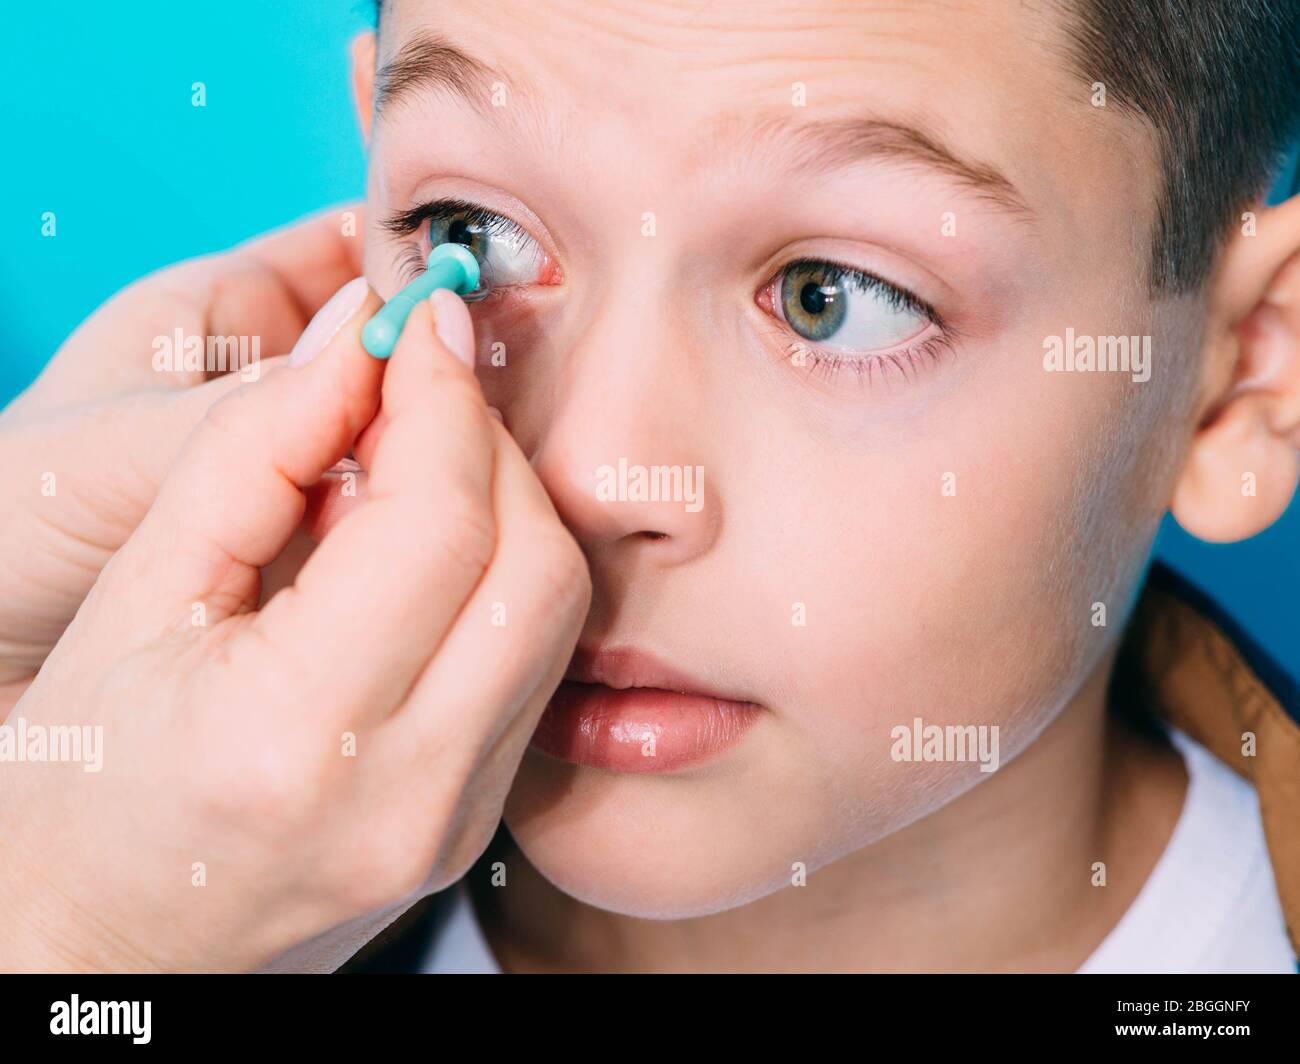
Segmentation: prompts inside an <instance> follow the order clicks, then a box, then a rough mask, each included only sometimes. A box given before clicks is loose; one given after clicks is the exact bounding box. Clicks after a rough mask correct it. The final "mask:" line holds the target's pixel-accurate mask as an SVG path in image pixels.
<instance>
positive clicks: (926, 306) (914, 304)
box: [768, 255, 945, 328]
mask: <svg viewBox="0 0 1300 1064" xmlns="http://www.w3.org/2000/svg"><path fill="white" fill-rule="evenodd" d="M800 265H811V266H830V267H832V268H833V269H835V270H837V271H839V272H840V273H842V274H852V275H854V276H856V277H861V278H863V279H865V280H866V281H867V283H868V286H869V287H879V288H886V289H889V291H891V292H893V293H895V294H896V295H898V296H899V297H901V298H902V300H903V303H904V304H905V305H906V306H907V307H909V308H910V309H911V310H913V311H915V312H917V313H920V314H924V315H925V316H926V317H927V318H929V319H930V321H932V322H933V323H934V324H935V325H937V326H939V327H940V328H945V322H944V319H943V317H942V316H941V315H940V314H939V312H938V311H937V310H935V309H934V306H933V305H932V304H931V303H930V302H929V301H927V300H925V299H922V298H921V297H920V296H918V295H917V294H916V293H915V292H913V291H912V290H911V289H910V288H907V287H905V286H903V285H901V284H895V283H894V282H893V281H889V280H886V279H885V278H884V277H881V276H880V275H879V274H877V273H872V272H871V271H870V270H864V269H862V268H861V267H860V266H850V265H849V264H848V263H845V262H840V261H837V260H835V259H826V258H816V257H814V256H811V255H800V256H799V257H798V258H794V259H791V260H790V261H789V262H787V263H785V264H784V265H782V266H781V268H780V269H779V270H777V272H776V274H775V275H774V276H773V278H772V281H771V282H768V283H769V284H770V283H774V282H776V281H778V280H779V279H780V278H782V277H783V276H785V272H786V270H788V269H790V268H791V267H793V266H800Z"/></svg>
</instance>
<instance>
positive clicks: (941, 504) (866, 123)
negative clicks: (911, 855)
mask: <svg viewBox="0 0 1300 1064" xmlns="http://www.w3.org/2000/svg"><path fill="white" fill-rule="evenodd" d="M1037 6H1041V7H1045V8H1047V9H1048V10H1051V5H1037ZM1030 8H1031V5H1022V4H1010V3H1004V2H999V0H989V2H984V3H979V2H964V3H957V2H952V3H943V2H934V3H924V2H919V0H918V2H913V3H909V4H905V5H902V4H896V3H881V4H855V5H847V4H842V3H835V2H822V3H812V2H809V3H790V2H789V0H782V2H779V3H778V2H770V3H769V2H760V0H746V2H744V3H721V4H719V3H712V4H700V3H698V2H692V3H689V4H677V3H657V2H656V3H651V2H633V0H626V2H622V3H617V4H614V3H609V4H601V5H593V4H589V3H585V2H580V0H573V2H567V3H564V2H554V3H548V4H545V5H540V4H535V3H524V2H512V0H496V2H495V3H491V4H474V5H462V4H456V3H447V2H445V0H440V2H438V3H432V2H428V3H423V2H417V0H398V2H397V3H396V5H395V6H393V5H390V9H389V11H388V12H387V13H386V15H385V21H384V25H383V31H382V39H381V42H380V65H381V66H382V65H383V64H384V63H386V62H389V61H391V60H393V59H394V58H395V57H396V56H397V55H398V54H399V53H400V52H401V50H402V49H403V47H404V46H406V45H408V44H410V43H411V42H413V41H415V40H417V38H419V37H421V36H422V35H425V34H439V35H441V36H442V37H443V38H444V39H445V41H446V43H448V44H450V45H452V46H454V48H456V49H458V50H460V51H461V52H464V53H466V54H467V55H468V56H470V57H473V58H474V59H475V60H477V61H478V62H479V63H481V64H483V65H484V67H486V68H490V69H488V70H485V71H477V70H474V69H467V68H464V67H463V66H461V65H459V60H457V59H456V57H454V56H452V55H451V54H450V53H443V52H436V51H435V52H433V53H426V54H425V55H424V56H422V57H420V59H419V62H417V63H416V64H415V65H414V67H413V68H412V69H414V70H417V71H422V72H427V73H428V74H429V75H430V79H431V80H429V81H428V82H427V83H416V84H408V85H406V86H404V87H403V89H402V93H401V96H400V98H397V97H393V98H390V99H389V100H388V101H386V102H382V103H381V106H380V108H379V112H378V118H377V120H376V124H375V126H374V128H373V130H372V149H373V154H372V163H371V173H370V190H369V208H370V211H369V215H368V224H369V228H368V233H367V249H366V269H367V273H368V275H369V277H370V278H371V280H372V282H373V283H374V284H375V286H376V287H377V288H378V290H379V291H380V293H381V294H382V295H384V296H388V295H391V294H392V293H393V292H394V291H396V289H397V288H398V287H399V286H400V285H401V284H403V283H405V281H406V280H408V279H409V277H410V274H409V272H408V271H409V269H410V267H411V263H412V258H411V256H412V254H413V253H414V254H415V255H417V256H418V254H419V253H420V251H421V250H423V252H424V253H427V250H428V239H429V237H428V224H427V223H426V224H425V225H424V227H423V228H421V229H419V230H418V231H416V232H414V233H412V234H409V235H407V234H395V233H393V232H390V231H389V230H387V229H385V228H383V227H381V222H382V221H383V220H384V219H386V218H388V217H390V216H392V215H393V214H395V213H397V212H405V211H410V210H411V209H412V208H418V207H420V206H421V205H423V204H425V203H428V202H430V201H436V200H444V199H452V200H459V201H466V202H469V203H472V204H475V205H479V206H481V207H482V208H483V209H485V210H486V211H489V212H491V213H492V215H494V216H500V217H501V218H502V219H504V220H505V221H504V223H502V222H495V221H494V222H493V223H492V225H493V226H495V227H496V229H497V230H498V231H497V232H496V233H495V234H493V233H490V232H480V233H479V235H478V237H476V239H477V240H478V243H479V246H480V247H487V248H488V249H489V258H490V259H491V261H492V262H493V264H494V267H495V268H496V270H497V276H498V281H511V282H515V283H514V284H512V285H511V286H510V287H508V288H503V289H501V290H500V291H499V293H498V295H497V296H495V297H494V298H493V299H491V300H489V301H487V302H485V303H483V304H480V305H478V306H476V308H475V311H474V313H475V318H476V322H477V326H478V330H479V345H480V355H479V358H480V370H479V374H480V378H481V380H482V382H483V387H484V390H485V392H486V394H487V398H488V401H489V402H490V403H491V404H493V405H495V406H497V407H499V408H500V409H501V410H502V411H503V412H504V415H505V420H506V424H507V425H508V427H509V428H510V430H511V432H512V433H513V435H514V436H515V438H516V439H517V440H518V441H519V444H520V446H521V447H522V448H523V449H524V450H525V452H526V453H527V454H529V455H530V456H531V457H532V459H533V462H534V466H535V468H536V470H537V473H538V475H539V476H540V477H541V478H542V480H543V481H544V483H545V484H546V487H547V488H548V489H549V491H550V493H551V495H552V497H553V499H554V501H555V503H556V506H557V508H558V509H559V511H560V513H561V514H562V516H563V517H564V518H565V520H566V523H567V524H568V525H569V527H570V528H571V529H572V531H573V533H574V535H575V536H576V537H577V538H578V540H579V542H580V543H581V544H582V545H583V546H584V548H585V549H586V552H587V555H588V558H589V560H590V565H591V570H592V577H593V582H594V588H595V593H594V603H593V608H592V612H591V616H590V618H589V621H588V624H587V627H586V629H585V631H584V633H583V636H582V640H581V645H582V646H583V647H589V648H590V647H617V648H624V647H632V648H635V649H638V650H640V651H643V652H645V653H647V654H650V655H653V656H654V657H655V658H657V659H660V660H661V661H664V662H667V663H668V664H670V665H671V666H673V667H674V668H676V669H677V670H679V671H681V672H683V673H686V674H688V675H690V676H693V677H697V678H699V679H700V681H701V683H702V684H704V685H706V686H707V688H708V690H709V691H710V692H712V693H718V694H725V695H727V696H729V697H731V698H734V699H739V700H742V701H748V702H752V703H756V704H757V705H758V706H759V707H761V708H760V710H759V712H758V714H757V717H756V719H755V720H754V723H753V725H752V726H751V727H750V728H748V730H747V731H746V732H745V733H744V734H743V736H742V737H741V738H740V739H739V741H738V742H736V743H734V744H733V745H731V746H729V747H728V748H726V749H724V750H721V751H718V752H717V753H716V754H715V755H714V756H712V757H710V758H707V759H704V760H702V761H699V762H696V763H694V764H691V765H686V766H679V767H677V768H676V769H673V770H672V771H661V772H655V771H640V772H622V771H610V770H608V769H605V768H599V767H591V766H589V765H581V766H580V765H575V764H571V763H568V762H565V761H561V760H556V759H554V758H552V757H550V756H548V755H546V754H544V753H542V752H540V751H538V750H530V751H529V753H528V754H527V756H526V757H525V759H524V762H523V765H522V767H521V770H520V773H519V776H518V779H517V781H516V785H515V788H514V791H513V793H512V795H511V798H510V801H509V803H508V805H507V821H508V823H509V826H510V828H511V831H512V833H513V835H514V836H515V838H516V840H517V841H518V843H519V844H520V846H521V847H522V848H523V850H524V852H525V853H526V854H527V856H528V857H529V859H530V860H531V861H532V862H533V863H534V864H535V865H536V866H537V867H538V868H539V869H540V870H541V871H542V872H543V873H544V874H545V875H547V876H548V878H550V879H551V880H552V881H553V882H555V883H556V884H557V885H559V886H560V887H561V888H563V889H565V890H567V891H568V892H569V893H571V894H573V895H574V896H576V897H579V898H582V899H584V900H587V901H590V902H592V903H594V904H597V905H601V906H604V907H606V908H610V909H614V910H618V911H623V912H629V913H636V914H641V915H660V916H671V915H683V914H690V913H700V912H708V911H714V910H717V909H721V908H725V907H728V906H731V905H735V904H738V903H741V902H743V901H745V900H748V899H751V898H754V897H757V896H759V895H761V894H764V893H766V892H769V891H771V890H774V889H776V888H778V887H780V886H783V885H786V884H787V883H788V882H789V881H790V874H791V865H792V864H793V863H794V862H804V863H805V864H806V865H807V867H808V868H809V869H810V870H811V869H813V868H815V867H817V866H818V865H822V864H825V863H826V862H828V861H831V860H834V859H835V858H837V857H840V856H842V855H844V854H846V853H849V852H851V851H853V850H855V849H858V848H860V847H862V846H864V845H866V844H868V843H871V842H873V841H874V840H877V839H880V838H881V837H883V836H885V835H887V834H889V833H891V832H893V831H896V830H898V829H899V828H901V827H903V826H904V825H906V824H907V823H909V822H910V821H913V820H915V819H917V818H918V817H920V816H922V815H924V814H926V813H927V812H930V811H932V810H935V809H937V808H938V807H939V806H941V805H943V804H944V803H946V802H948V801H949V800H950V799H952V798H953V797H955V796H957V795H958V794H960V793H962V792H963V791H964V790H966V789H967V788H969V787H971V786H972V785H974V784H975V783H976V782H980V781H982V780H985V779H987V778H989V777H988V775H987V774H984V773H981V772H980V771H979V765H978V764H975V763H970V762H967V763H952V762H900V761H895V760H893V759H891V756H890V751H891V748H892V747H893V746H894V739H893V738H892V737H891V730H892V729H894V728H896V727H897V726H899V725H905V726H908V727H909V728H910V726H911V724H912V721H913V719H914V718H918V717H919V718H921V720H922V721H923V723H924V724H926V725H930V724H938V725H947V724H957V725H1000V726H1001V733H1000V742H999V748H1000V760H1001V763H1002V766H1003V767H1002V768H1000V769H999V772H1001V773H1014V772H1015V769H1016V766H1015V765H1014V764H1008V762H1010V761H1011V760H1012V759H1013V758H1014V756H1015V755H1016V754H1017V753H1018V752H1019V751H1020V750H1021V749H1023V748H1024V747H1025V745H1026V744H1028V743H1029V742H1030V741H1032V740H1033V739H1034V738H1035V737H1036V736H1037V734H1038V733H1039V732H1040V731H1041V730H1042V729H1043V728H1044V727H1045V726H1046V725H1047V724H1048V723H1049V722H1050V721H1051V720H1052V719H1053V717H1054V716H1055V715H1056V714H1057V713H1058V712H1059V711H1061V710H1062V708H1063V707H1064V706H1065V705H1066V704H1067V703H1069V701H1070V700H1071V699H1072V698H1073V697H1074V696H1075V695H1076V693H1077V692H1078V690H1079V688H1080V685H1081V684H1082V683H1083V681H1084V680H1085V678H1087V677H1088V675H1089V674H1090V672H1092V671H1093V670H1094V669H1096V668H1097V667H1098V665H1099V662H1100V659H1101V657H1102V655H1103V654H1104V653H1105V652H1106V650H1107V649H1108V648H1109V646H1110V644H1111V641H1112V637H1113V636H1114V635H1115V633H1116V632H1117V630H1118V629H1119V628H1120V626H1121V624H1122V619H1123V615H1124V612H1125V610H1126V609H1127V605H1128V601H1127V600H1128V596H1129V595H1130V594H1131V591H1132V586H1133V581H1134V580H1135V578H1136V575H1137V572H1138V570H1139V569H1140V566H1141V564H1142V562H1143V560H1144V558H1145V555H1146V552H1147V550H1148V548H1149V545H1150V540H1151V537H1152V536H1153V534H1154V531H1155V527H1156V525H1157V522H1158V520H1159V517H1160V515H1161V513H1162V512H1163V510H1164V508H1165V506H1166V503H1167V501H1168V497H1169V492H1170V487H1171V484H1172V481H1173V476H1174V473H1175V471H1176V466H1177V463H1178V459H1179V456H1180V454H1181V453H1182V449H1183V447H1184V445H1185V439H1184V438H1183V435H1181V430H1180V429H1175V428H1173V426H1174V425H1176V424H1177V425H1180V424H1181V423H1182V421H1181V420H1180V419H1182V420H1185V419H1186V411H1187V409H1188V407H1189V404H1190V402H1191V397H1190V395H1189V394H1188V390H1187V389H1186V388H1185V387H1184V386H1182V385H1180V384H1179V383H1177V382H1178V381H1180V380H1182V381H1186V380H1187V379H1189V378H1190V377H1191V374H1190V372H1189V370H1188V366H1189V365H1190V361H1189V360H1190V358H1191V357H1193V353H1194V351H1195V347H1196V342H1197V335H1196V330H1197V328H1198V324H1197V316H1196V314H1195V313H1194V311H1193V310H1192V309H1191V308H1188V307H1185V306H1184V307H1178V306H1176V305H1174V304H1169V305H1163V306H1161V305H1157V304H1154V303H1153V302H1151V300H1150V299H1149V298H1148V297H1147V295H1146V284H1145V267H1146V263H1147V260H1148V254H1149V248H1150V241H1151V232H1152V225H1153V221H1154V216H1155V200H1156V192H1155V190H1156V189H1157V187H1158V169H1157V162H1156V157H1155V151H1154V146H1153V141H1152V139H1151V138H1150V137H1149V136H1148V135H1147V134H1146V133H1144V132H1143V131H1141V130H1140V129H1138V128H1137V127H1136V126H1134V125H1132V124H1131V123H1130V122H1129V120H1127V119H1126V118H1124V117H1123V116H1121V115H1120V114H1118V113H1116V112H1115V110H1114V108H1110V109H1107V108H1105V107H1097V106H1094V90H1093V87H1092V86H1090V85H1088V84H1086V83H1083V82H1081V81H1080V80H1078V79H1077V78H1076V77H1075V76H1074V75H1073V74H1071V73H1070V72H1069V71H1068V70H1067V69H1066V66H1065V61H1064V59H1063V58H1062V55H1063V53H1064V50H1065V47H1066V45H1067V33H1066V29H1065V27H1064V26H1063V25H1061V24H1060V23H1058V22H1057V21H1056V19H1055V17H1049V15H1047V14H1043V13H1037V12H1035V11H1033V10H1031V9H1030ZM493 71H495V73H494V72H493ZM439 75H440V77H439ZM417 80H418V79H417ZM494 83H497V84H495V86H494ZM390 88H392V86H391V85H390ZM481 222H483V218H482V217H479V216H467V215H465V214H464V213H463V212H462V214H459V215H457V214H455V213H454V212H453V214H452V215H451V216H448V215H446V213H445V212H444V213H443V214H442V215H439V216H438V217H437V218H436V219H435V221H434V222H433V223H432V224H433V227H434V237H433V239H434V242H435V243H437V242H440V241H441V240H444V239H448V238H451V239H457V238H458V237H460V236H464V234H465V233H467V232H470V231H473V230H474V229H475V228H476V224H477V223H481ZM512 240H513V242H512ZM416 261H418V259H417V260H416ZM827 263H829V264H834V265H835V266H838V267H840V272H839V273H836V272H834V271H830V270H828V267H827V266H826V265H824V264H827ZM791 264H796V265H794V266H791ZM798 264H802V265H798ZM783 271H785V272H784V274H783ZM871 278H876V279H878V280H875V281H873V280H871ZM904 293H910V295H907V294H904ZM1067 329H1072V330H1073V331H1074V334H1075V335H1076V336H1109V335H1124V336H1150V337H1151V351H1152V362H1151V374H1150V380H1148V381H1146V382H1144V383H1134V382H1133V380H1132V379H1131V378H1132V375H1131V374H1129V373H1123V372H1092V373H1086V372H1047V371H1045V369H1044V361H1043V358H1044V350H1045V348H1044V343H1045V340H1046V339H1047V338H1048V337H1052V336H1060V337H1064V335H1065V333H1066V330H1067ZM494 345H498V346H496V347H495V353H496V355H497V358H496V362H498V363H499V362H500V361H502V359H501V355H502V354H504V356H505V357H504V362H505V364H504V365H494V364H493V354H494ZM499 345H504V347H502V346H499ZM620 459H624V460H626V462H627V463H628V464H629V465H630V466H637V465H641V466H647V467H649V466H660V465H670V466H681V467H690V468H692V469H694V468H695V467H702V469H703V480H702V485H703V494H702V496H701V501H702V505H700V506H695V507H692V506H691V505H690V503H689V501H688V500H685V499H682V498H679V499H677V500H676V501H662V502H637V501H608V500H607V498H606V497H603V496H601V495H600V494H599V492H598V486H599V474H598V470H599V469H600V468H601V467H603V466H609V467H615V468H617V466H618V464H619V461H620ZM697 487H698V484H697ZM647 533H651V534H649V535H648V534H647ZM1096 603H1102V604H1104V605H1105V609H1106V618H1105V627H1099V626H1096V625H1095V623H1094V622H1095V620H1096V619H1097V618H1098V616H1099V615H1098V612H1097V610H1096V608H1095V606H1094V604H1096ZM507 609H508V604H507ZM507 618H508V614H507ZM801 622H802V623H801ZM507 623H508V620H507ZM634 738H635V737H634ZM611 741H613V740H611Z"/></svg>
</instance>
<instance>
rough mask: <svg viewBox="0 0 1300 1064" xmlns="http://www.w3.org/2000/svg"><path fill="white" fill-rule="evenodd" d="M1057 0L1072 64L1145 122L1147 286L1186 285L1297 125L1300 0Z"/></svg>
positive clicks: (1258, 189)
mask: <svg viewBox="0 0 1300 1064" xmlns="http://www.w3.org/2000/svg"><path fill="white" fill-rule="evenodd" d="M1060 2H1062V6H1063V7H1064V9H1065V14H1066V17H1067V19H1069V20H1070V21H1071V22H1072V31H1073V32H1072V43H1071V49H1070V51H1071V55H1070V59H1071V62H1072V65H1073V67H1074V71H1075V73H1076V74H1078V75H1079V76H1080V77H1082V78H1083V79H1084V80H1085V81H1086V82H1090V83H1096V82H1101V83H1102V84H1103V85H1104V86H1105V89H1106V101H1107V105H1110V104H1111V103H1113V104H1115V105H1116V106H1117V107H1119V108H1120V109H1122V110H1124V111H1127V112H1128V113H1130V114H1133V115H1136V116H1139V117H1141V118H1143V119H1145V120H1146V121H1147V122H1148V123H1150V125H1151V127H1152V129H1153V131H1154V133H1155V136H1156V140H1157V144H1158V145H1159V149H1160V159H1161V170H1162V173H1163V186H1164V187H1163V188H1162V189H1161V190H1160V194H1159V200H1158V204H1159V208H1158V212H1157V216H1156V222H1155V232H1154V233H1153V234H1152V247H1151V263H1150V267H1149V270H1150V278H1149V280H1150V285H1151V288H1152V289H1153V291H1155V292H1158V293H1165V294H1171V295H1173V294H1179V293H1183V292H1190V291H1193V290H1195V289H1196V288H1198V287H1199V286H1200V285H1201V284H1202V283H1204V281H1205V279H1206V277H1207V276H1208V275H1209V272H1210V269H1211V267H1212V266H1213V264H1214V259H1215V256H1216V254H1217V253H1218V250H1219V247H1220V245H1221V243H1222V241H1223V239H1224V237H1225V236H1226V234H1227V233H1228V231H1229V229H1231V227H1232V226H1233V225H1234V224H1235V221H1236V219H1237V212H1238V211H1240V210H1241V209H1242V208H1243V207H1246V206H1247V205H1249V204H1250V203H1252V202H1253V201H1254V200H1255V199H1256V198H1258V197H1259V196H1261V195H1262V194H1264V193H1265V192H1267V190H1268V183H1269V181H1270V179H1271V178H1272V177H1273V176H1274V174H1275V173H1276V172H1277V170H1278V169H1279V165H1280V162H1281V155H1282V153H1283V152H1284V151H1285V150H1286V149H1287V147H1288V146H1289V142H1290V140H1291V138H1292V137H1293V136H1294V135H1295V133H1296V128H1297V124H1298V121H1300V0H1060Z"/></svg>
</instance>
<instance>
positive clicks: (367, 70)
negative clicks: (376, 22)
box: [351, 32, 375, 144]
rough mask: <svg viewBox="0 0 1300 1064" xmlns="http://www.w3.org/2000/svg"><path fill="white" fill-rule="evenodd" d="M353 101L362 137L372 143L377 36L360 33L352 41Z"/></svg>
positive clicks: (370, 33)
mask: <svg viewBox="0 0 1300 1064" xmlns="http://www.w3.org/2000/svg"><path fill="white" fill-rule="evenodd" d="M351 50H352V99H353V102H354V103H355V104H356V108H357V121H358V122H360V123H361V136H362V137H363V138H364V140H365V142H366V143H367V144H369V143H370V120H371V118H372V116H373V115H374V108H375V35H374V33H373V32H368V33H360V34H358V35H357V36H356V37H354V38H353V39H352V49H351Z"/></svg>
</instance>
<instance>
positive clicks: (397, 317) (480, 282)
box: [361, 244, 491, 358]
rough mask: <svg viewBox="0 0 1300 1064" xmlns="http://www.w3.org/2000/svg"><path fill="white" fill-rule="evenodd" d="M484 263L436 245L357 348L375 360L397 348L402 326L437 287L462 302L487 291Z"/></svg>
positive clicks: (461, 248) (460, 249)
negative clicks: (423, 268)
mask: <svg viewBox="0 0 1300 1064" xmlns="http://www.w3.org/2000/svg"><path fill="white" fill-rule="evenodd" d="M486 267H487V264H486V263H483V262H480V261H479V259H478V257H477V256H476V255H475V254H474V252H472V251H471V250H470V249H469V248H467V247H466V246H465V245H464V244H439V245H438V246H437V247H436V248H434V249H433V250H432V251H431V252H429V265H428V268H427V269H426V270H425V271H424V273H422V274H420V276H419V277H417V278H416V279H415V280H414V281H412V282H411V283H410V284H408V285H407V286H406V287H405V288H403V289H402V290H401V291H400V292H398V293H397V295H395V296H393V298H392V299H390V300H389V301H388V302H387V303H385V304H384V305H383V306H382V307H380V308H379V310H377V311H376V312H375V316H374V317H373V318H371V319H370V320H369V321H368V322H366V324H365V328H363V329H362V330H361V346H362V347H364V348H365V349H366V351H367V353H369V354H371V355H373V356H374V357H375V358H387V357H388V356H389V355H391V354H392V353H393V348H395V347H396V346H397V338H398V337H399V336H401V335H402V326H404V325H405V324H406V319H407V318H408V317H410V314H411V311H413V310H414V309H415V308H416V307H417V306H418V305H419V303H420V300H422V299H428V298H429V297H430V296H431V295H433V293H434V291H435V290H436V289H439V288H449V289H451V290H452V291H453V292H455V293H456V294H457V295H458V296H460V297H461V298H462V299H464V300H466V301H467V302H472V301H474V300H475V299H482V298H484V297H485V296H486V295H487V294H488V293H489V292H490V291H491V278H490V277H489V276H488V273H489V271H488V270H487V268H486Z"/></svg>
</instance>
